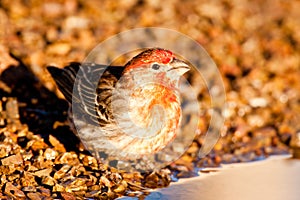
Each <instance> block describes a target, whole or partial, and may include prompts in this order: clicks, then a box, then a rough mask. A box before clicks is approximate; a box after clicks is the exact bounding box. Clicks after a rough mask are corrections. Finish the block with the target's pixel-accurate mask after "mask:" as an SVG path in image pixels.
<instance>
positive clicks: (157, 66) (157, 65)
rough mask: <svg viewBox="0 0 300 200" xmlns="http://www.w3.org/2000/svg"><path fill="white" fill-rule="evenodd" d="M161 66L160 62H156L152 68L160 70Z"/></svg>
mask: <svg viewBox="0 0 300 200" xmlns="http://www.w3.org/2000/svg"><path fill="white" fill-rule="evenodd" d="M159 68H160V65H159V64H156V63H154V64H153V65H152V69H154V70H158V69H159Z"/></svg>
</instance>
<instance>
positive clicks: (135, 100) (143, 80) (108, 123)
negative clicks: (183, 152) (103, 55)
mask: <svg viewBox="0 0 300 200" xmlns="http://www.w3.org/2000/svg"><path fill="white" fill-rule="evenodd" d="M47 69H48V71H49V73H50V74H51V76H52V77H53V79H54V81H55V82H56V84H57V86H58V88H59V90H60V91H61V92H62V93H63V95H64V97H65V99H66V100H67V101H68V102H69V104H70V112H69V116H71V117H70V121H71V124H73V126H72V127H73V130H74V132H75V134H76V135H77V136H78V137H79V138H80V139H81V141H82V143H83V144H84V146H85V147H86V148H87V149H88V150H90V151H91V152H92V153H95V155H97V157H103V158H105V157H108V156H111V157H113V158H115V159H121V160H126V159H138V158H141V157H142V156H145V155H153V154H155V153H157V152H159V151H161V150H162V149H163V148H165V147H166V146H167V145H168V144H169V143H170V142H172V141H173V140H174V138H175V137H176V134H177V133H178V131H179V128H180V122H181V115H182V113H181V106H180V93H179V81H180V78H181V77H182V76H183V75H184V74H185V73H186V72H187V71H189V70H190V66H189V64H188V63H187V62H186V61H183V60H181V59H178V58H177V56H176V55H175V54H174V53H173V52H172V51H170V50H167V49H163V48H158V47H155V48H148V49H144V50H143V51H141V52H140V53H139V54H137V55H136V56H134V57H133V58H132V59H130V60H129V61H128V62H127V63H126V64H125V65H124V66H108V65H102V64H96V63H83V64H80V63H75V62H74V63H70V64H69V65H68V66H66V67H64V68H58V67H53V66H49V67H47Z"/></svg>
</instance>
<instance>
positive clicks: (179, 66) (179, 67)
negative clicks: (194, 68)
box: [168, 58, 191, 76]
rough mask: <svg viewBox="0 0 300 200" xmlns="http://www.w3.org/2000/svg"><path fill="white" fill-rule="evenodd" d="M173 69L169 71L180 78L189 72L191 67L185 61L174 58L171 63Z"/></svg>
mask: <svg viewBox="0 0 300 200" xmlns="http://www.w3.org/2000/svg"><path fill="white" fill-rule="evenodd" d="M170 66H171V68H170V69H169V70H168V71H172V72H176V74H178V75H179V76H182V75H183V74H184V73H186V72H187V71H189V70H190V69H191V67H190V66H189V65H188V64H187V63H186V62H184V61H182V60H179V59H176V58H174V59H173V61H172V62H171V63H170Z"/></svg>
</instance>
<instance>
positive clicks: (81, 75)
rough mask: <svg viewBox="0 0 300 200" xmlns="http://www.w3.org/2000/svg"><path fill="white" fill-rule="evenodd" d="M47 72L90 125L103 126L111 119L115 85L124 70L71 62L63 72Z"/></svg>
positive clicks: (50, 68)
mask: <svg viewBox="0 0 300 200" xmlns="http://www.w3.org/2000/svg"><path fill="white" fill-rule="evenodd" d="M47 69H48V71H49V72H50V74H51V75H52V77H53V78H54V80H55V82H56V84H57V85H58V88H59V90H60V91H61V92H62V93H63V95H64V96H65V98H66V100H67V101H68V102H69V103H72V100H73V105H72V106H73V109H74V106H76V107H75V108H76V109H79V111H80V112H83V116H81V117H82V118H84V119H85V121H86V122H88V123H92V124H94V123H97V124H98V123H99V122H100V124H102V123H105V121H107V120H109V119H108V118H109V114H108V112H109V110H110V109H109V108H108V107H109V106H110V105H109V104H110V100H111V99H110V95H111V92H112V89H113V87H114V85H115V82H116V81H117V80H118V79H119V78H120V77H121V75H122V72H123V70H124V68H123V67H115V66H110V67H107V66H105V65H98V64H83V65H81V64H80V63H70V65H69V66H66V67H65V68H63V69H59V68H56V67H47ZM100 78H101V80H100V81H99V79H100ZM74 100H75V102H74ZM74 103H75V104H74ZM73 112H74V110H73Z"/></svg>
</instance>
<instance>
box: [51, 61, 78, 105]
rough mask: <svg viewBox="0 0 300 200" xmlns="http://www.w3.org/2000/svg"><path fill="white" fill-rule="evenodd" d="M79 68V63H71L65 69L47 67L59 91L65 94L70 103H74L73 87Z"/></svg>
mask: <svg viewBox="0 0 300 200" xmlns="http://www.w3.org/2000/svg"><path fill="white" fill-rule="evenodd" d="M79 67H80V64H79V63H71V64H70V65H69V66H67V67H65V68H64V69H59V68H56V67H52V66H49V67H47V69H48V71H49V72H50V74H51V76H52V77H53V79H54V80H55V82H56V84H57V86H58V88H59V90H60V91H61V92H62V93H63V95H64V96H65V98H66V100H67V101H68V102H69V103H71V102H72V93H73V85H74V81H75V79H76V74H77V72H78V70H79Z"/></svg>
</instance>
